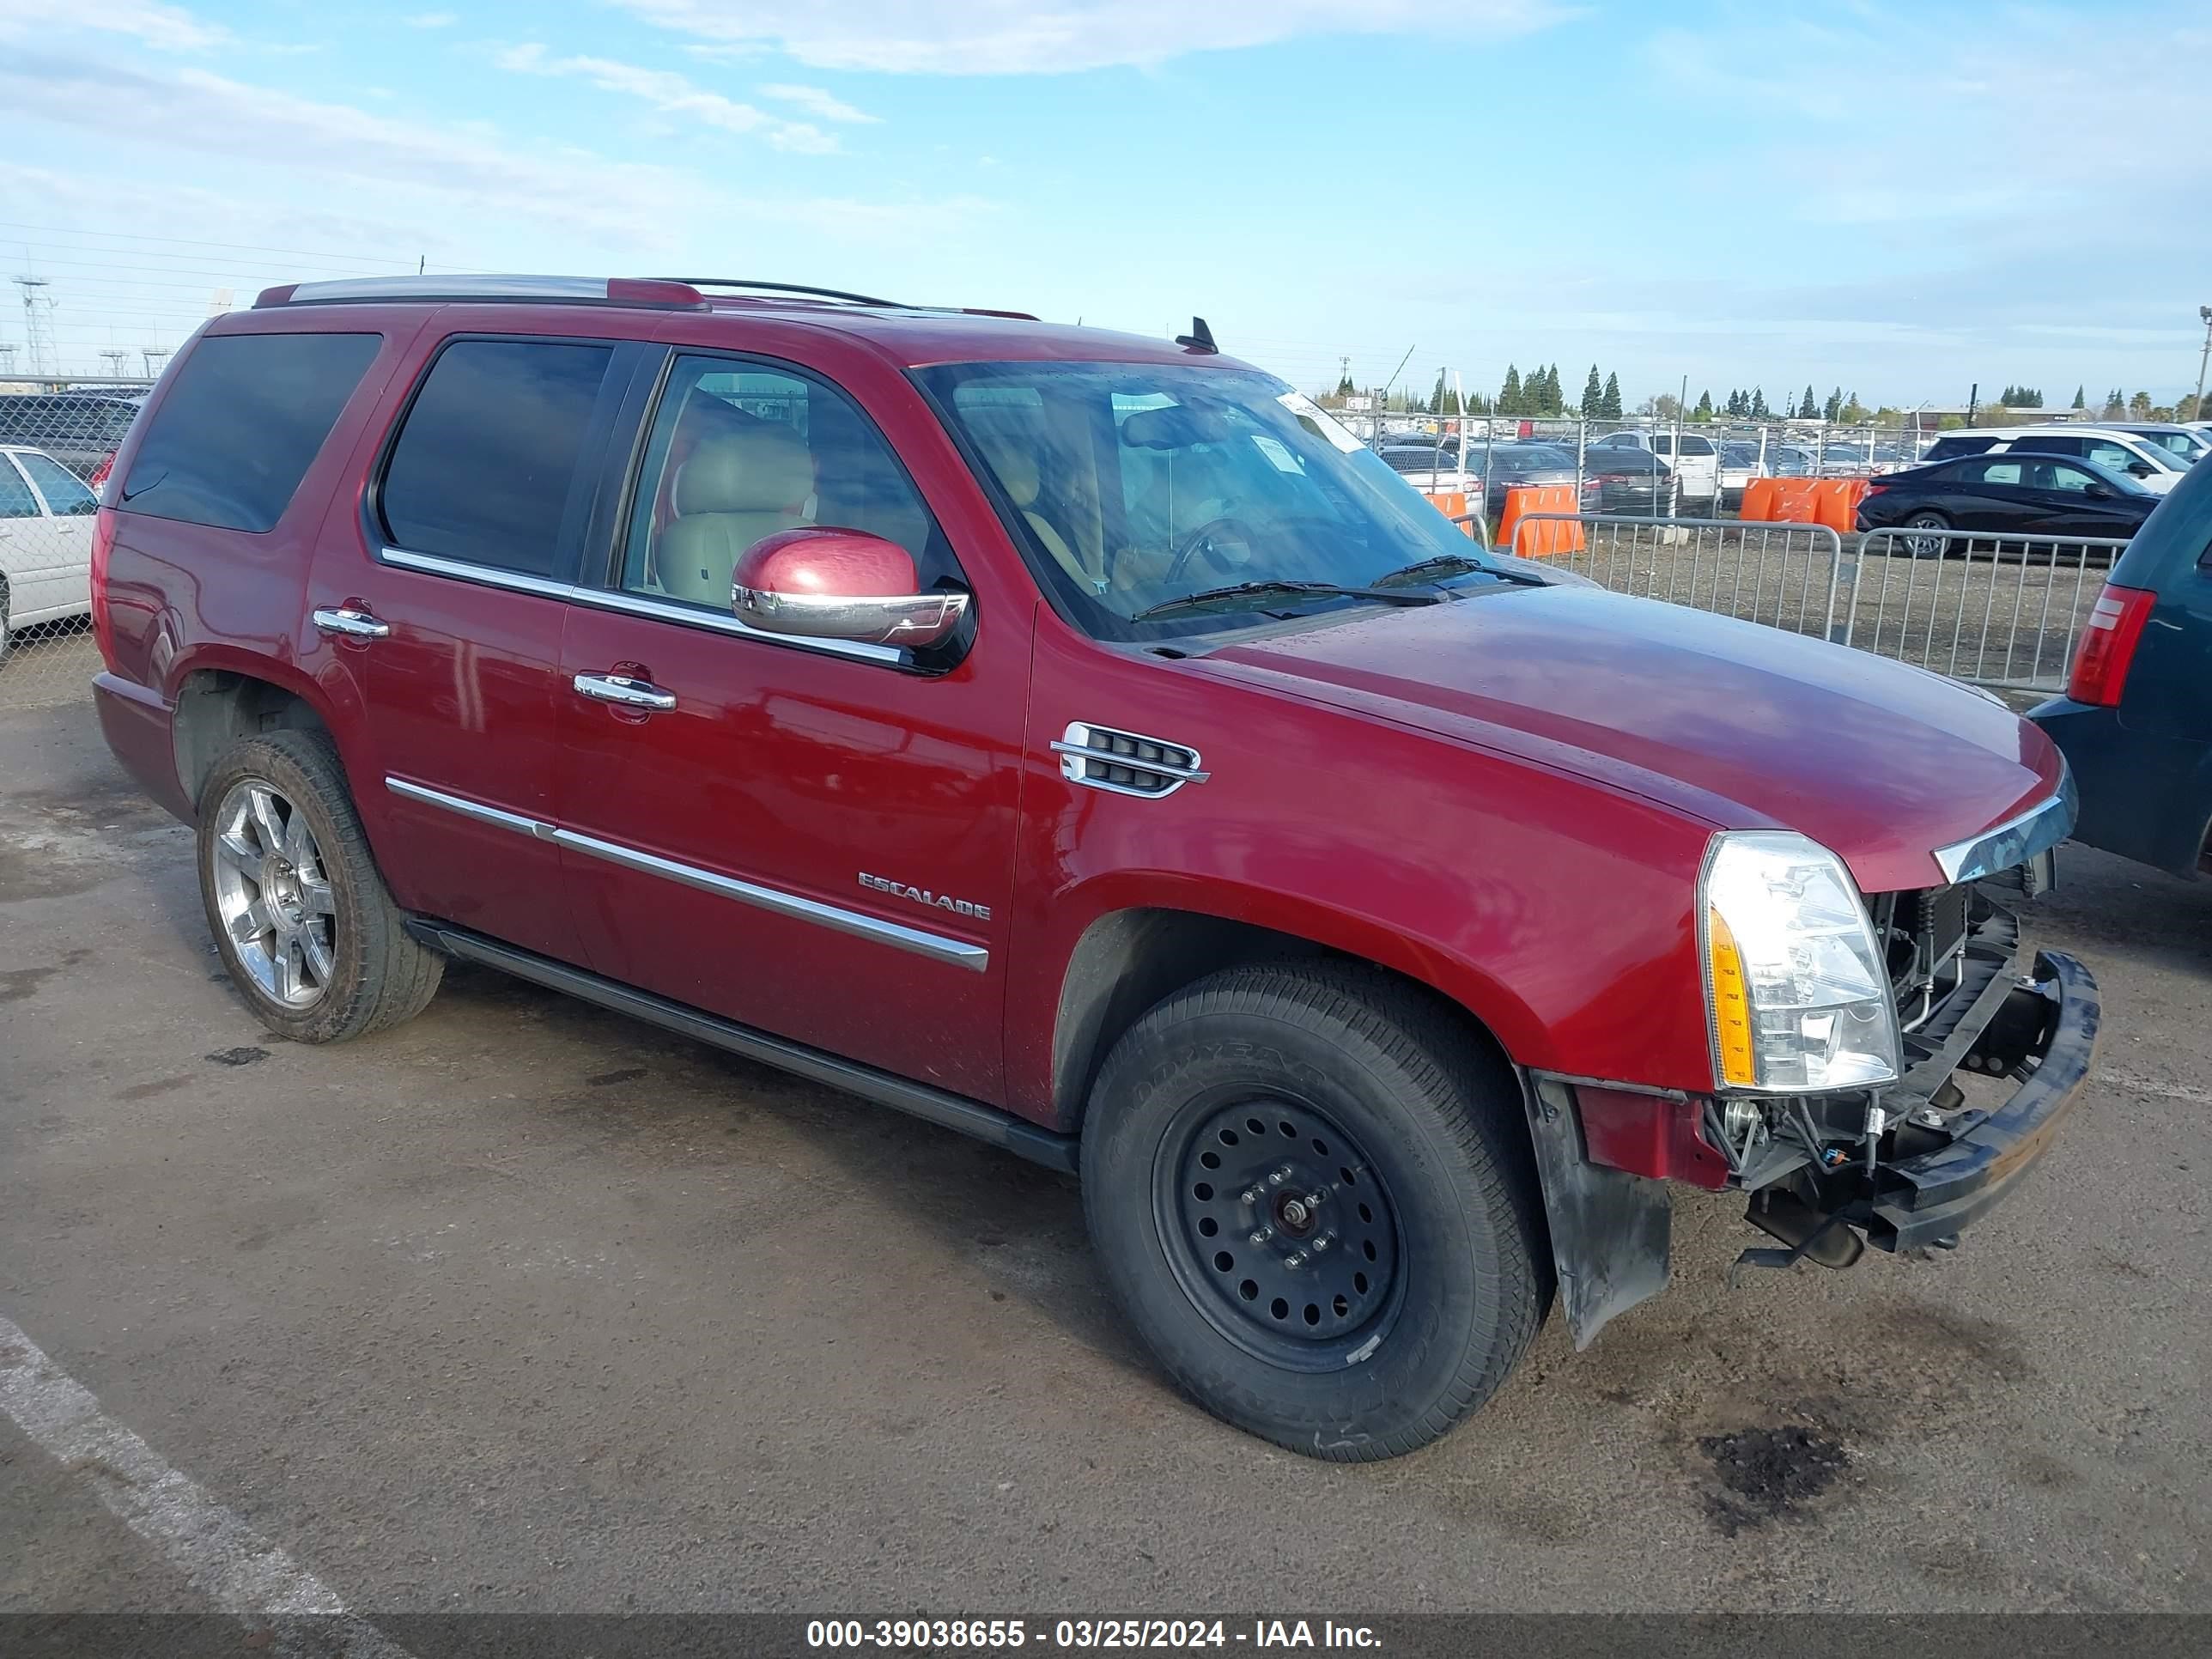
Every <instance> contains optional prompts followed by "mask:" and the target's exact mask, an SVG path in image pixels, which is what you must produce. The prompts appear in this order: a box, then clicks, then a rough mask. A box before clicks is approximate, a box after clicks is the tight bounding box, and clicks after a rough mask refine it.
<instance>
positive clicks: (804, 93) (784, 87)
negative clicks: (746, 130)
mask: <svg viewBox="0 0 2212 1659" xmlns="http://www.w3.org/2000/svg"><path fill="white" fill-rule="evenodd" d="M753 90H754V91H756V92H757V93H759V94H760V95H761V96H762V97H763V98H773V99H774V100H775V101H776V102H778V103H779V104H795V105H797V106H799V108H800V109H803V110H805V112H807V113H808V114H809V115H812V116H817V117H819V118H821V119H823V120H824V121H865V122H870V123H873V122H877V121H880V120H881V119H883V118H882V117H881V116H879V115H871V114H869V113H868V112H867V111H866V110H864V109H854V107H853V106H851V105H850V104H848V103H847V102H846V101H845V100H843V99H842V98H838V97H835V96H833V95H832V94H829V93H827V92H824V91H823V89H822V88H820V87H799V86H793V85H791V84H790V83H789V82H777V83H775V84H772V85H769V86H764V87H756V88H753Z"/></svg>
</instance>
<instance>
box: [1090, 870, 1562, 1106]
mask: <svg viewBox="0 0 2212 1659" xmlns="http://www.w3.org/2000/svg"><path fill="white" fill-rule="evenodd" d="M1362 931H1364V930H1358V929H1355V928H1353V927H1348V926H1346V922H1345V920H1344V919H1331V918H1325V917H1316V918H1312V919H1310V920H1309V921H1308V922H1307V924H1306V925H1304V926H1299V925H1297V924H1296V923H1293V924H1292V925H1291V926H1289V927H1278V926H1273V925H1270V924H1268V923H1263V922H1260V921H1253V920H1250V919H1249V918H1248V917H1243V916H1237V915H1228V914H1225V913H1224V912H1221V911H1215V910H1206V909H1199V908H1191V907H1188V906H1187V905H1182V904H1171V903H1130V904H1125V905H1121V906H1118V907H1115V908H1110V909H1107V910H1104V911H1102V912H1101V913H1099V914H1098V915H1095V916H1093V917H1092V918H1091V921H1089V922H1088V923H1087V924H1086V925H1085V927H1084V928H1083V929H1082V931H1081V933H1079V935H1078V936H1077V938H1076V939H1075V941H1074V943H1073V947H1072V948H1071V949H1070V951H1068V954H1067V957H1066V964H1065V966H1064V968H1063V970H1062V972H1061V975H1060V985H1059V994H1058V998H1057V1001H1056V1004H1055V1006H1054V1013H1053V1019H1052V1031H1051V1051H1050V1079H1051V1082H1050V1101H1049V1106H1050V1115H1049V1121H1050V1123H1051V1127H1054V1128H1056V1129H1059V1130H1060V1131H1061V1132H1063V1133H1071V1134H1072V1133H1079V1132H1080V1130H1081V1129H1082V1127H1083V1120H1084V1115H1085V1109H1086V1108H1087V1106H1088V1103H1089V1100H1090V1095H1091V1085H1093V1084H1094V1083H1095V1082H1096V1081H1097V1076H1098V1073H1099V1070H1100V1068H1101V1067H1102V1066H1103V1065H1104V1063H1105V1059H1106V1056H1107V1054H1108V1053H1109V1052H1110V1051H1111V1049H1112V1048H1113V1047H1114V1044H1115V1042H1117V1041H1119V1040H1120V1038H1121V1036H1122V1034H1123V1033H1124V1032H1126V1031H1127V1030H1128V1029H1129V1027H1130V1026H1131V1025H1133V1024H1135V1023H1136V1021H1137V1020H1138V1019H1139V1018H1141V1017H1142V1016H1143V1015H1144V1013H1145V1012H1146V1011H1147V1010H1148V1009H1151V1008H1152V1007H1154V1006H1158V1004H1159V1003H1160V1002H1162V1001H1164V1000H1165V999H1167V998H1168V997H1170V996H1172V995H1173V994H1175V993H1176V992H1177V991H1180V990H1182V988H1183V987H1185V986H1188V985H1191V984H1194V983H1195V982H1196V981H1199V980H1201V979H1204V978H1206V976H1207V975H1212V974H1215V973H1218V972H1220V971H1221V970H1222V969H1226V968H1232V967H1239V966H1243V965H1244V964H1246V963H1254V962H1271V961H1275V962H1279V961H1295V960H1302V959H1303V960H1314V961H1340V962H1346V963H1361V964H1364V965H1366V966H1370V967H1373V968H1377V969H1382V970H1383V971H1384V972H1385V973H1387V974H1389V975H1390V976H1391V977H1392V978H1393V979H1394V980H1395V981H1400V982H1401V983H1402V984H1404V985H1405V986H1406V987H1408V988H1409V989H1410V990H1412V991H1413V992H1414V993H1416V994H1419V995H1421V996H1423V997H1425V998H1427V999H1429V1000H1431V1001H1433V1002H1435V1003H1436V1004H1437V1005H1438V1006H1442V1007H1443V1008H1444V1009H1445V1010H1447V1011H1448V1012H1449V1014H1450V1015H1451V1016H1452V1017H1453V1018H1454V1019H1455V1023H1457V1024H1460V1025H1461V1026H1462V1027H1463V1028H1464V1030H1466V1031H1467V1033H1468V1036H1470V1038H1471V1039H1472V1040H1473V1041H1474V1042H1476V1043H1477V1044H1478V1045H1479V1046H1480V1048H1483V1049H1484V1050H1486V1052H1487V1053H1489V1054H1492V1055H1494V1056H1495V1058H1496V1059H1497V1060H1498V1064H1499V1065H1501V1066H1504V1067H1505V1068H1506V1070H1507V1072H1508V1073H1509V1075H1510V1074H1511V1073H1512V1072H1513V1069H1514V1066H1515V1061H1514V1057H1513V1053H1512V1048H1511V1046H1510V1042H1509V1040H1508V1038H1507V1036H1506V1035H1505V1034H1504V1032H1503V1031H1501V1030H1500V1029H1499V1026H1500V1024H1504V1025H1505V1026H1506V1027H1507V1028H1508V1029H1509V1030H1511V1029H1514V1028H1516V1026H1517V1025H1518V1024H1520V1023H1521V1022H1522V1021H1524V1020H1527V1019H1528V1018H1533V1016H1531V1015H1530V1013H1529V1011H1528V1009H1527V1008H1526V1007H1525V1006H1523V1005H1522V1004H1521V1003H1520V1002H1519V1001H1518V1000H1517V999H1514V998H1512V997H1510V995H1509V994H1507V993H1506V992H1505V991H1504V988H1503V987H1498V986H1495V985H1493V984H1492V983H1491V982H1490V981H1486V980H1485V979H1484V978H1483V977H1482V976H1481V975H1479V974H1476V973H1474V971H1473V970H1472V969H1466V968H1465V967H1464V966H1463V965H1462V964H1457V963H1451V962H1450V961H1449V959H1448V958H1445V957H1441V956H1440V955H1437V954H1436V953H1434V952H1431V951H1425V950H1423V949H1421V948H1420V947H1419V946H1418V945H1416V944H1414V943H1413V942H1412V941H1408V940H1406V939H1403V938H1402V937H1400V936H1393V935H1387V934H1381V935H1377V936H1373V937H1367V938H1362V937H1359V936H1358V935H1359V933H1361V932H1362ZM1378 945H1379V946H1380V947H1381V948H1377V947H1378ZM1453 969H1457V970H1458V971H1453Z"/></svg>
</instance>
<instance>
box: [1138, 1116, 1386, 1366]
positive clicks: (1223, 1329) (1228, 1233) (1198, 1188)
mask: <svg viewBox="0 0 2212 1659" xmlns="http://www.w3.org/2000/svg"><path fill="white" fill-rule="evenodd" d="M1182 1120H1183V1121H1182V1124H1181V1125H1178V1126H1177V1128H1178V1129H1179V1130H1180V1133H1176V1132H1174V1131H1171V1132H1170V1133H1169V1134H1168V1135H1166V1136H1165V1137H1164V1138H1163V1139H1162V1141H1161V1143H1160V1146H1159V1152H1158V1157H1157V1158H1156V1160H1155V1162H1154V1165H1153V1183H1152V1202H1153V1210H1154V1218H1155V1220H1156V1222H1157V1223H1158V1230H1159V1237H1160V1242H1161V1245H1162V1248H1163V1249H1164V1250H1165V1252H1166V1255H1167V1257H1168V1262H1169V1265H1170V1267H1171V1268H1172V1269H1173V1271H1174V1273H1175V1276H1176V1280H1177V1281H1178V1282H1179V1283H1180V1284H1181V1285H1182V1289H1183V1292H1184V1294H1186V1295H1187V1296H1188V1297H1190V1299H1191V1301H1192V1302H1193V1303H1194V1304H1195V1305H1196V1306H1197V1308H1198V1310H1199V1311H1200V1313H1201V1314H1202V1315H1204V1316H1205V1317H1206V1321H1207V1322H1208V1323H1210V1324H1211V1325H1212V1326H1213V1328H1215V1329H1216V1330H1218V1331H1219V1332H1220V1333H1221V1334H1222V1335H1224V1336H1225V1337H1227V1338H1228V1339H1229V1340H1231V1342H1233V1343H1235V1344H1236V1345H1237V1346H1239V1347H1240V1348H1243V1350H1244V1351H1245V1352H1248V1353H1250V1354H1252V1355H1254V1356H1255V1358H1261V1359H1264V1360H1267V1361H1268V1362H1270V1363H1271V1364H1277V1365H1281V1366H1284V1367H1285V1368H1287V1369H1290V1370H1304V1371H1325V1370H1340V1369H1342V1367H1344V1366H1345V1365H1346V1364H1349V1363H1352V1362H1351V1359H1350V1358H1349V1357H1350V1356H1352V1355H1353V1354H1355V1353H1357V1352H1359V1351H1360V1350H1362V1349H1365V1350H1369V1351H1371V1350H1372V1349H1373V1348H1374V1346H1376V1344H1377V1343H1379V1342H1380V1341H1381V1340H1383V1337H1384V1336H1385V1335H1387V1334H1389V1328H1390V1327H1391V1325H1392V1324H1393V1323H1394V1322H1395V1320H1396V1317H1397V1313H1398V1310H1399V1307H1400V1305H1401V1303H1402V1301H1403V1299H1404V1297H1403V1291H1404V1286H1403V1284H1402V1282H1401V1281H1402V1278H1403V1275H1402V1274H1401V1272H1400V1270H1399V1262H1400V1259H1401V1254H1402V1250H1401V1243H1400V1240H1399V1234H1398V1225H1397V1219H1396V1216H1395V1212H1394V1211H1393V1209H1392V1207H1391V1204H1390V1200H1389V1193H1388V1191H1387V1190H1386V1189H1385V1187H1384V1185H1383V1181H1382V1178H1381V1177H1380V1176H1378V1175H1377V1174H1376V1172H1375V1170H1374V1167H1373V1165H1372V1164H1371V1163H1370V1161H1369V1159H1368V1158H1367V1156H1366V1154H1365V1153H1364V1152H1363V1151H1362V1150H1361V1149H1360V1147H1359V1146H1358V1143H1357V1142H1355V1141H1354V1140H1353V1139H1352V1137H1351V1136H1350V1135H1348V1134H1346V1133H1345V1132H1344V1130H1343V1129H1342V1128H1340V1127H1339V1126H1338V1125H1337V1124H1335V1123H1334V1122H1333V1121H1330V1120H1329V1119H1328V1117H1326V1116H1324V1115H1322V1113H1320V1112H1318V1111H1316V1110H1315V1109H1313V1108H1312V1107H1310V1106H1307V1105H1305V1104H1304V1103H1300V1102H1297V1101H1291V1100H1285V1099H1281V1098H1272V1097H1261V1098H1250V1097H1247V1098H1243V1099H1238V1100H1231V1101H1218V1100H1217V1101H1215V1102H1212V1103H1208V1102H1206V1101H1203V1100H1201V1101H1197V1102H1194V1103H1191V1105H1190V1106H1189V1107H1188V1108H1187V1109H1186V1110H1185V1111H1184V1112H1183V1114H1182Z"/></svg>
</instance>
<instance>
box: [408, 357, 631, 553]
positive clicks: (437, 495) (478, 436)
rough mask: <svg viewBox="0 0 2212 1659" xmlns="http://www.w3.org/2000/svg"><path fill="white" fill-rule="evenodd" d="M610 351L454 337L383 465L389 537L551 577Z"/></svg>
mask: <svg viewBox="0 0 2212 1659" xmlns="http://www.w3.org/2000/svg"><path fill="white" fill-rule="evenodd" d="M613 356H614V353H613V349H612V348H611V347H609V346H605V345H594V344H587V343H581V342H570V341H555V340H467V339H464V340H457V341H455V342H454V343H453V344H451V345H449V346H447V348H446V349H444V350H443V351H441V352H440V353H439V354H438V360H437V362H435V363H433V364H432V365H431V367H430V373H429V374H428V376H427V377H426V378H425V379H424V380H423V382H422V389H421V390H420V391H419V392H416V395H415V401H414V402H413V403H412V404H410V406H409V408H408V410H407V413H406V415H405V416H404V417H403V419H402V421H401V424H400V428H399V436H398V439H397V440H396V441H394V443H393V444H392V457H391V459H390V460H389V461H387V462H386V465H385V471H384V482H383V485H382V488H381V490H380V496H379V499H380V505H381V507H382V510H383V513H384V526H385V532H386V535H387V536H388V537H389V538H390V539H391V541H392V545H393V546H395V547H398V548H400V549H403V550H405V551H407V552H410V553H430V554H435V555H436V556H439V557H441V558H447V559H458V560H460V561H463V562H466V563H469V564H480V565H488V566H490V567H491V568H495V569H498V570H507V571H513V572H514V573H516V574H521V575H527V576H540V577H543V576H550V575H551V574H553V571H554V568H555V567H556V564H557V563H558V562H559V559H560V551H561V545H562V537H563V534H564V533H565V531H566V527H567V526H568V524H569V523H570V521H571V511H572V503H571V496H572V495H574V493H575V492H577V491H579V490H580V489H582V488H583V483H582V481H581V480H580V476H579V474H580V467H579V463H580V461H581V459H582V458H583V453H584V441H585V436H586V432H587V431H588V429H589V428H590V426H591V421H592V410H594V409H595V408H596V407H597V405H598V403H599V389H600V386H601V384H602V383H603V382H604V381H605V379H606V374H607V365H608V363H609V362H610V360H611V358H612V357H613Z"/></svg>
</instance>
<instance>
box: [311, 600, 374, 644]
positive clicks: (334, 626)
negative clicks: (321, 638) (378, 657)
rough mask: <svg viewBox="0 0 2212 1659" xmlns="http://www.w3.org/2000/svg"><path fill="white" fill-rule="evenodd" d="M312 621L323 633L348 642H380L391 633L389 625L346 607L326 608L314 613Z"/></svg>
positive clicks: (363, 612)
mask: <svg viewBox="0 0 2212 1659" xmlns="http://www.w3.org/2000/svg"><path fill="white" fill-rule="evenodd" d="M313 620H314V624H315V626H316V628H317V629H319V630H321V631H322V632H323V633H325V634H340V635H344V636H345V637H346V638H347V639H349V640H380V639H382V638H384V637H385V636H386V635H388V634H390V633H391V632H392V624H391V623H388V622H379V621H378V620H377V619H376V618H375V617H372V616H370V615H369V614H368V611H355V610H352V609H350V608H349V607H346V606H337V607H328V606H326V607H325V608H324V609H322V610H320V611H316V612H315V613H314V617H313Z"/></svg>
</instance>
